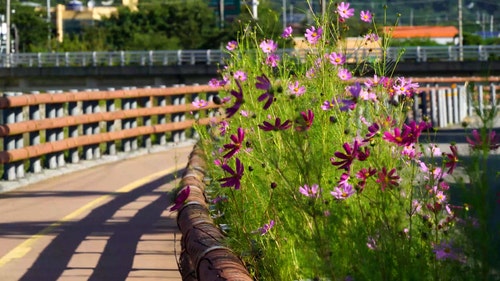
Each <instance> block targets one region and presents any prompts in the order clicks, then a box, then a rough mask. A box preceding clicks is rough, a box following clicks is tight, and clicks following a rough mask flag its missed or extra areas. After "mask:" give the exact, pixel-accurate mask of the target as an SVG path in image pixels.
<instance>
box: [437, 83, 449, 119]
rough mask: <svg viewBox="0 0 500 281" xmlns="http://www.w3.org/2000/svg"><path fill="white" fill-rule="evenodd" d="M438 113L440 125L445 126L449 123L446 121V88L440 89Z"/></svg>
mask: <svg viewBox="0 0 500 281" xmlns="http://www.w3.org/2000/svg"><path fill="white" fill-rule="evenodd" d="M437 97H438V102H437V104H438V111H439V112H438V114H439V119H438V123H439V127H441V128H442V127H445V126H446V125H448V123H447V121H446V91H445V90H444V89H439V90H438V96H437Z"/></svg>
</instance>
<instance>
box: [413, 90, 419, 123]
mask: <svg viewBox="0 0 500 281" xmlns="http://www.w3.org/2000/svg"><path fill="white" fill-rule="evenodd" d="M419 97H420V95H417V94H416V93H415V94H413V117H412V118H413V120H414V121H415V122H417V121H420V119H421V118H420V117H421V116H420V110H419Z"/></svg>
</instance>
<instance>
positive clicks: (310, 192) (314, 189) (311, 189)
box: [299, 184, 319, 197]
mask: <svg viewBox="0 0 500 281" xmlns="http://www.w3.org/2000/svg"><path fill="white" fill-rule="evenodd" d="M299 192H300V193H301V194H303V195H304V196H307V197H318V196H319V185H317V184H313V185H311V186H309V185H307V184H304V186H301V187H299Z"/></svg>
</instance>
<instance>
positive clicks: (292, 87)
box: [288, 81, 306, 97]
mask: <svg viewBox="0 0 500 281" xmlns="http://www.w3.org/2000/svg"><path fill="white" fill-rule="evenodd" d="M288 90H289V91H290V93H291V94H292V95H296V96H297V97H300V96H302V95H303V94H304V93H305V92H306V87H304V86H300V84H299V81H295V82H293V83H290V84H288Z"/></svg>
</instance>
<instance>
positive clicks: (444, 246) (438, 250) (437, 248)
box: [433, 241, 465, 262]
mask: <svg viewBox="0 0 500 281" xmlns="http://www.w3.org/2000/svg"><path fill="white" fill-rule="evenodd" d="M433 252H434V253H435V254H436V259H437V260H456V261H461V262H465V258H464V257H463V256H462V255H461V254H460V253H459V252H458V251H457V249H456V248H454V247H453V245H452V244H451V242H446V241H441V242H440V243H439V244H437V245H434V250H433Z"/></svg>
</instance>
